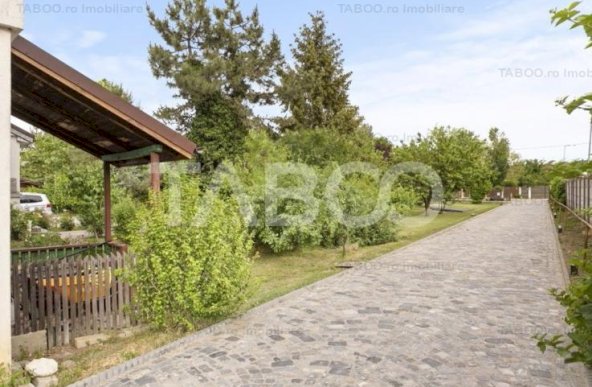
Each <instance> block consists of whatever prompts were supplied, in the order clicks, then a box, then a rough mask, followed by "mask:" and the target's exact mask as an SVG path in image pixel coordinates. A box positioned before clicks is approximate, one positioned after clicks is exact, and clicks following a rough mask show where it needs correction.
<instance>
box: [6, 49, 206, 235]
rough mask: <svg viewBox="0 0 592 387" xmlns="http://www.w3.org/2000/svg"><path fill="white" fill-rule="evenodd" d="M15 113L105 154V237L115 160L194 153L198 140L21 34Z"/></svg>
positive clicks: (153, 166) (154, 170) (154, 172)
mask: <svg viewBox="0 0 592 387" xmlns="http://www.w3.org/2000/svg"><path fill="white" fill-rule="evenodd" d="M12 115H13V116H14V117H17V118H19V119H21V120H23V121H25V122H27V123H29V124H31V125H33V126H35V127H37V128H39V129H42V130H43V131H45V132H47V133H50V134H52V135H54V136H56V137H58V138H60V139H62V140H64V141H66V142H68V143H70V144H72V145H74V146H75V147H77V148H79V149H82V150H83V151H85V152H88V153H90V154H92V155H94V156H96V157H97V158H100V159H101V160H103V165H104V168H103V170H104V188H105V190H104V191H105V240H106V241H107V242H109V241H111V196H110V181H111V166H116V167H125V166H130V165H140V164H150V176H151V187H152V189H153V190H154V191H158V190H159V189H160V171H159V163H160V162H163V161H176V160H183V159H190V158H191V157H192V156H193V154H194V152H195V150H196V145H195V144H194V143H193V142H191V141H190V140H188V139H187V138H186V137H184V136H182V135H181V134H179V133H177V132H175V131H174V130H172V129H170V128H168V127H167V126H165V125H164V124H162V123H161V122H160V121H158V120H156V119H155V118H153V117H152V116H150V115H148V114H146V113H144V112H143V111H141V110H140V109H138V108H137V107H135V106H133V105H131V104H130V103H128V102H126V101H124V100H123V99H121V98H119V97H118V96H116V95H114V94H112V93H110V92H109V91H107V90H106V89H105V88H103V87H102V86H100V85H99V84H97V83H96V82H94V81H92V80H91V79H89V78H87V77H86V76H84V75H82V74H81V73H79V72H78V71H76V70H74V69H73V68H71V67H69V66H68V65H66V64H65V63H63V62H61V61H60V60H58V59H57V58H55V57H53V56H52V55H50V54H48V53H47V52H45V51H43V50H42V49H40V48H39V47H37V46H35V45H34V44H33V43H31V42H29V41H28V40H26V39H24V38H22V37H17V38H16V39H15V40H14V42H13V43H12Z"/></svg>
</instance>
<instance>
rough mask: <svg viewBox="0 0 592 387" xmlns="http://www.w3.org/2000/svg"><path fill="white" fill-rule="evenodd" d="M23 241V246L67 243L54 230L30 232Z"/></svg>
mask: <svg viewBox="0 0 592 387" xmlns="http://www.w3.org/2000/svg"><path fill="white" fill-rule="evenodd" d="M24 242H25V243H24V247H42V246H61V245H65V244H67V242H66V241H65V240H63V239H62V238H60V236H59V234H57V233H55V232H47V233H42V234H31V236H29V237H28V238H27V239H26V240H25V241H24Z"/></svg>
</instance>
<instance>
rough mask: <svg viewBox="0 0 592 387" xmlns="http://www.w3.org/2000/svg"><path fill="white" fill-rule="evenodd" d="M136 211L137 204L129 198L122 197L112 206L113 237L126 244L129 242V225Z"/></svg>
mask: <svg viewBox="0 0 592 387" xmlns="http://www.w3.org/2000/svg"><path fill="white" fill-rule="evenodd" d="M137 211H138V202H137V200H136V199H134V198H132V197H130V196H123V197H121V198H119V199H118V201H117V202H116V203H115V205H114V206H113V220H114V225H113V231H114V232H115V237H116V238H117V239H118V240H119V241H121V242H125V243H128V242H129V241H130V225H131V222H132V220H133V219H134V217H135V215H136V212H137Z"/></svg>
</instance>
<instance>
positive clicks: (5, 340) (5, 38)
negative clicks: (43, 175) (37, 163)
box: [0, 0, 23, 364]
mask: <svg viewBox="0 0 592 387" xmlns="http://www.w3.org/2000/svg"><path fill="white" fill-rule="evenodd" d="M19 4H21V2H20V1H19V0H1V1H0V311H1V313H0V364H10V362H11V359H12V351H11V337H10V335H11V329H10V328H11V326H10V315H11V314H10V313H8V311H9V310H11V308H10V222H9V219H10V167H8V166H9V165H10V164H11V163H10V158H11V156H10V155H11V153H10V146H11V139H10V110H11V92H10V90H11V79H10V78H11V59H10V58H11V55H10V51H11V44H12V40H13V38H15V37H16V35H17V34H18V32H19V31H20V30H21V29H22V27H23V14H22V8H21V7H20V6H19Z"/></svg>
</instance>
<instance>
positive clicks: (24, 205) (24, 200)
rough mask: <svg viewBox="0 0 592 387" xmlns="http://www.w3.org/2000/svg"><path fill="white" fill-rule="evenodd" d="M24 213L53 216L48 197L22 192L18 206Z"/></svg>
mask: <svg viewBox="0 0 592 387" xmlns="http://www.w3.org/2000/svg"><path fill="white" fill-rule="evenodd" d="M17 207H18V208H19V209H21V210H23V211H41V212H43V213H44V214H52V211H51V203H50V202H49V199H48V198H47V195H45V194H42V193H36V192H21V200H20V204H19V205H18V206H17Z"/></svg>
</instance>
